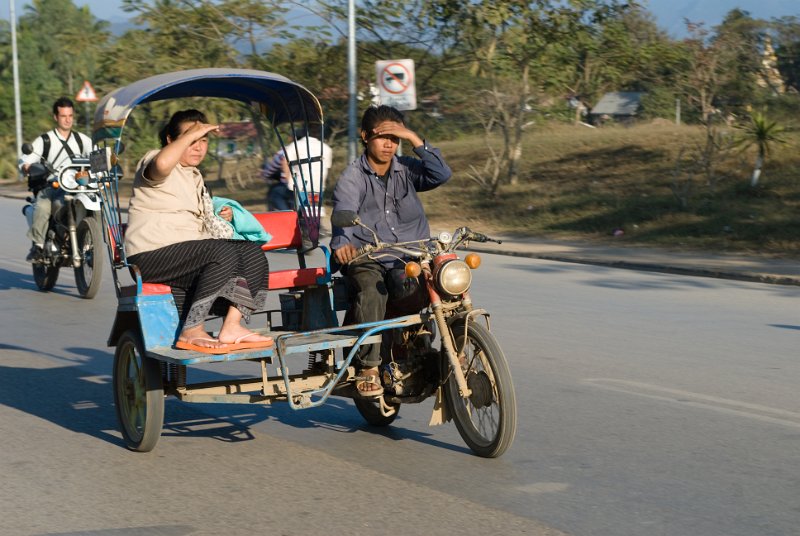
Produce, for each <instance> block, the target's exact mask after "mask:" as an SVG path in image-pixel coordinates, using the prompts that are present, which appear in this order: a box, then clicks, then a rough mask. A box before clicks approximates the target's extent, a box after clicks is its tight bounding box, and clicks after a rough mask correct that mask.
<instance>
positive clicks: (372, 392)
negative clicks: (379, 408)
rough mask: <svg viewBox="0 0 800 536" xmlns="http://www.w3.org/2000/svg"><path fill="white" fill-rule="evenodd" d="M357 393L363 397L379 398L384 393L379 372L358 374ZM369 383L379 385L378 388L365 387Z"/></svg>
mask: <svg viewBox="0 0 800 536" xmlns="http://www.w3.org/2000/svg"><path fill="white" fill-rule="evenodd" d="M353 379H354V380H356V393H357V394H358V396H359V397H361V398H377V397H379V396H381V395H382V394H383V386H382V385H381V378H380V376H378V375H377V374H368V375H366V376H356V377H355V378H353ZM367 385H369V386H377V389H376V388H375V387H373V388H372V389H364V387H366V386H367Z"/></svg>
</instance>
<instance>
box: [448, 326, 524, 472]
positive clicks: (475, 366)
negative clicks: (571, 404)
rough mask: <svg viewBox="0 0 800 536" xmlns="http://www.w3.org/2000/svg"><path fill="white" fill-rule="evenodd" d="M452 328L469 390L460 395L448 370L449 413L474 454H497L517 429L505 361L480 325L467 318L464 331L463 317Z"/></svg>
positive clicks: (515, 407)
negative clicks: (465, 395) (466, 396)
mask: <svg viewBox="0 0 800 536" xmlns="http://www.w3.org/2000/svg"><path fill="white" fill-rule="evenodd" d="M451 331H452V333H453V336H454V341H455V347H456V351H459V350H461V352H460V353H461V355H462V356H463V358H462V360H461V363H462V365H461V370H462V371H464V376H465V378H466V380H467V387H469V389H470V390H471V391H472V394H471V395H470V396H469V397H468V398H462V397H461V395H460V394H459V392H458V384H457V383H456V379H455V377H454V376H453V375H452V374H450V377H449V378H448V380H447V383H446V384H445V398H446V399H447V403H448V406H449V407H450V412H451V415H452V416H453V420H454V421H455V424H456V428H458V433H459V434H461V438H462V439H463V440H464V442H465V443H466V444H467V446H469V448H470V449H472V451H473V452H474V453H475V454H477V455H478V456H482V457H484V458H496V457H498V456H500V455H501V454H503V453H504V452H505V451H506V450H507V449H508V447H510V446H511V443H512V442H513V441H514V435H515V434H516V432H517V401H516V398H515V396H514V385H513V383H512V381H511V372H510V371H509V370H508V362H507V361H506V357H505V355H504V354H503V350H502V349H501V348H500V345H499V344H498V343H497V339H495V338H494V335H492V334H491V333H490V332H489V330H488V329H486V328H485V327H484V326H483V325H481V324H477V323H475V322H470V323H469V326H468V327H467V330H466V332H465V331H464V320H460V321H457V322H455V323H454V324H453V325H452V326H451Z"/></svg>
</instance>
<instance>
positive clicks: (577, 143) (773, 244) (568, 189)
mask: <svg viewBox="0 0 800 536" xmlns="http://www.w3.org/2000/svg"><path fill="white" fill-rule="evenodd" d="M785 137H786V138H787V139H788V142H789V143H787V144H785V145H776V146H774V148H773V152H772V154H771V155H770V157H768V159H767V161H766V166H765V168H764V172H763V174H762V177H761V184H760V186H759V187H757V188H755V189H754V188H751V187H750V186H749V183H750V174H751V172H752V168H753V163H754V162H755V150H754V149H750V150H748V151H745V152H731V153H730V154H728V155H727V156H724V157H719V158H718V159H717V160H716V162H717V166H718V172H717V179H716V184H715V185H714V187H713V188H712V187H711V185H709V184H708V183H707V181H706V179H705V177H704V176H702V175H700V174H695V176H694V177H693V178H692V181H691V189H690V190H689V194H688V195H687V196H685V197H686V199H687V201H688V204H687V206H686V207H685V208H684V207H682V206H681V203H680V201H679V200H678V198H677V197H676V196H675V195H674V194H673V191H672V189H671V185H674V184H673V183H674V181H675V168H676V161H677V158H678V155H679V154H680V153H681V150H682V149H683V151H684V159H686V158H687V155H688V154H689V153H690V152H691V151H692V150H693V149H695V148H696V146H697V145H698V144H702V142H703V139H704V131H703V130H702V129H701V128H699V127H692V126H681V127H678V126H675V125H669V124H642V125H637V126H633V127H628V128H626V127H605V128H599V129H590V128H586V127H573V126H565V125H557V126H549V127H548V126H541V127H536V128H535V129H534V130H532V131H531V132H529V133H528V134H527V135H526V138H525V145H524V150H523V156H522V163H521V173H520V180H519V183H518V184H516V185H503V186H502V187H501V188H500V190H499V192H498V194H497V195H496V196H495V197H494V198H491V197H489V196H487V194H486V193H485V191H483V190H481V188H480V187H479V185H478V184H477V183H476V182H475V181H474V180H472V179H471V178H470V177H469V171H470V167H469V166H470V164H473V165H475V166H476V167H481V166H482V164H483V160H484V158H485V157H486V155H487V154H488V151H486V149H485V146H484V142H483V139H482V138H480V137H477V136H475V137H466V138H462V139H458V140H453V141H445V142H436V141H435V140H434V141H433V142H434V143H435V144H436V145H437V146H439V147H440V148H441V149H442V151H443V153H444V155H445V157H446V159H447V161H448V163H449V164H450V165H451V167H452V168H453V170H454V176H453V179H451V181H450V182H449V183H448V184H447V185H445V186H443V187H442V188H440V189H438V190H434V191H432V192H428V193H425V194H422V198H423V200H424V203H425V205H426V208H427V210H428V213H429V215H430V218H431V220H432V222H433V223H434V224H435V226H436V227H437V228H447V227H449V225H453V226H455V225H463V224H466V225H468V226H470V227H472V228H474V229H476V230H482V231H485V232H493V233H502V234H505V235H513V234H517V235H527V236H540V237H550V238H562V239H588V240H596V241H609V242H612V241H613V242H614V243H615V244H618V245H622V244H629V245H650V246H658V247H671V248H688V249H708V250H714V251H738V252H746V253H751V254H780V255H784V256H800V153H798V150H797V148H798V142H800V134H799V133H797V132H794V133H788V134H786V135H785ZM345 158H346V156H345V151H344V149H337V150H336V151H335V155H334V167H333V169H332V170H331V177H332V180H330V183H331V184H330V185H329V187H332V186H333V184H334V182H335V178H336V177H337V176H338V174H339V172H340V171H341V169H342V168H343V167H344V164H345ZM686 179H687V175H686V174H685V173H684V174H682V175H680V180H679V181H678V185H680V186H682V187H683V186H685V185H686ZM218 194H219V195H225V194H224V193H222V192H219V193H218ZM237 198H239V199H240V200H249V201H252V202H260V201H261V200H262V199H263V198H264V190H263V183H261V184H258V185H257V186H256V187H254V188H253V190H252V191H248V192H239V193H238V194H237ZM328 199H330V197H328ZM616 229H620V230H622V231H623V234H622V235H621V236H616V237H615V236H613V234H614V230H616Z"/></svg>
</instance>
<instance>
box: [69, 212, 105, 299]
mask: <svg viewBox="0 0 800 536" xmlns="http://www.w3.org/2000/svg"><path fill="white" fill-rule="evenodd" d="M76 237H77V241H78V244H77V246H78V253H79V255H80V256H81V265H80V266H79V267H78V268H75V283H76V285H77V286H78V294H80V295H81V297H82V298H86V299H87V300H90V299H92V298H94V296H95V294H97V291H98V290H99V289H100V280H101V279H102V278H103V251H102V248H103V235H102V232H101V230H100V222H98V221H97V218H95V217H93V216H87V217H86V218H84V219H83V220H81V222H80V223H79V224H78V232H77V234H76Z"/></svg>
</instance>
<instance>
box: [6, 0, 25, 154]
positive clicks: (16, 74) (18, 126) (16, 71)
mask: <svg viewBox="0 0 800 536" xmlns="http://www.w3.org/2000/svg"><path fill="white" fill-rule="evenodd" d="M8 5H9V17H8V18H9V22H10V23H11V65H12V71H13V73H14V116H15V117H16V132H17V155H20V154H21V153H22V108H21V106H20V102H19V67H18V60H17V16H16V13H15V12H14V0H8Z"/></svg>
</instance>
